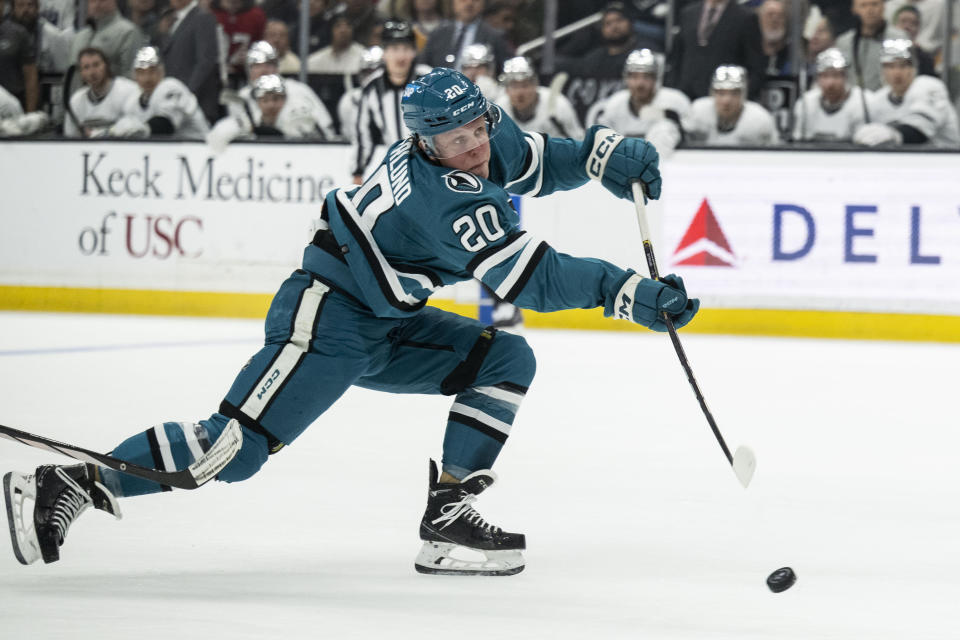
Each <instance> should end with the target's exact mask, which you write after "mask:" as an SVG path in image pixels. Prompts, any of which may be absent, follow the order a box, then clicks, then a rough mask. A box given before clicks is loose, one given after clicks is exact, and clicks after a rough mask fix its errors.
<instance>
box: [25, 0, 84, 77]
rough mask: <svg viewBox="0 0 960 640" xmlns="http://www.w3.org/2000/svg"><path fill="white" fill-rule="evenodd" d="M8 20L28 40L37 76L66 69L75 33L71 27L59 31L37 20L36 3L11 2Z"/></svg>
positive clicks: (37, 4)
mask: <svg viewBox="0 0 960 640" xmlns="http://www.w3.org/2000/svg"><path fill="white" fill-rule="evenodd" d="M10 17H11V18H12V19H13V21H14V22H16V23H17V24H19V25H20V26H22V27H23V28H24V29H26V30H27V32H28V33H29V34H30V37H31V46H32V47H33V49H34V51H35V52H36V55H37V71H38V72H39V73H63V72H64V71H66V70H67V67H69V66H70V63H71V62H72V60H71V59H70V46H71V45H72V44H73V38H74V37H75V36H76V32H75V31H74V30H73V27H69V28H67V29H59V28H57V27H55V26H54V25H52V24H50V22H49V21H48V20H47V19H46V18H43V17H41V16H40V4H39V2H38V1H37V0H13V12H12V13H11V14H10Z"/></svg>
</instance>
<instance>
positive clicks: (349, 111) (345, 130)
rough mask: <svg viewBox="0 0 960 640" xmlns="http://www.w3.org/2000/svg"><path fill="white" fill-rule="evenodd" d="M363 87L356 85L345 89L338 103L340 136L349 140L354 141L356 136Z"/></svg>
mask: <svg viewBox="0 0 960 640" xmlns="http://www.w3.org/2000/svg"><path fill="white" fill-rule="evenodd" d="M362 90H363V89H362V88H361V87H354V88H352V89H350V90H349V91H345V92H344V94H343V95H342V96H340V102H338V103H337V116H338V117H339V118H340V137H341V138H342V139H344V140H346V141H347V142H353V141H354V138H355V137H356V133H357V132H356V128H357V109H359V108H360V92H361V91H362Z"/></svg>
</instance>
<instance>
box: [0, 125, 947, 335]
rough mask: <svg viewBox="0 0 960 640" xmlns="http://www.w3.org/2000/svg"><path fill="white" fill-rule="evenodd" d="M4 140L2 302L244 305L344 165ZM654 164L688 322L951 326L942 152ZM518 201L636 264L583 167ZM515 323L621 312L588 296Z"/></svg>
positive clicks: (546, 226) (312, 158)
mask: <svg viewBox="0 0 960 640" xmlns="http://www.w3.org/2000/svg"><path fill="white" fill-rule="evenodd" d="M3 147H4V152H3V153H2V154H0V175H2V176H3V182H4V193H5V197H4V202H5V204H4V216H3V217H4V233H3V234H2V235H0V308H3V309H22V310H59V311H94V312H111V313H147V314H158V315H213V316H238V317H258V316H261V315H262V314H263V313H264V311H265V309H266V307H267V305H268V303H269V299H270V295H271V294H272V292H273V291H274V290H275V289H276V287H277V285H278V283H279V282H281V281H282V280H283V278H284V277H286V276H287V275H288V274H289V273H290V272H291V271H292V270H294V269H295V268H297V266H298V265H299V260H300V255H301V251H302V247H303V246H304V244H305V243H306V242H307V241H308V239H309V238H310V235H311V232H310V229H311V226H312V220H313V218H315V217H316V216H317V215H318V213H319V203H320V201H321V200H322V198H323V196H324V194H325V193H327V192H328V191H329V190H330V189H331V188H333V187H335V186H340V185H344V184H347V183H348V181H349V175H348V167H349V158H350V151H349V148H348V147H345V146H340V145H265V144H240V145H234V146H231V148H230V149H228V151H227V152H226V153H225V154H223V155H221V156H217V157H214V156H211V155H210V154H209V151H208V149H207V148H206V147H204V146H202V145H198V144H190V143H153V144H146V143H124V142H101V143H87V142H31V143H26V142H24V143H5V144H4V145H3ZM663 172H664V197H663V199H662V200H661V202H658V203H654V204H653V205H652V206H651V207H650V217H651V226H652V229H653V234H654V246H655V247H656V251H657V254H658V260H659V263H660V268H661V271H664V272H669V271H673V272H676V273H679V274H681V275H682V276H683V277H684V279H685V281H686V283H687V286H688V289H690V290H691V291H692V292H695V293H696V295H698V296H699V297H701V298H702V299H703V303H704V311H703V312H702V313H701V315H700V316H699V317H698V319H697V322H696V323H694V325H692V326H691V327H690V328H689V329H690V330H697V331H701V332H708V333H740V334H767V335H815V336H831V337H862V338H891V339H919V340H941V341H960V288H958V287H956V286H955V283H956V282H957V281H960V191H958V190H957V189H956V187H955V176H957V175H960V155H957V154H893V153H862V154H861V153H837V152H825V153H812V152H729V151H717V152H703V151H681V152H678V153H677V154H675V155H674V157H673V158H672V159H671V160H670V161H669V162H667V163H666V164H665V166H664V168H663ZM519 209H520V211H521V214H522V217H523V220H524V225H525V227H526V228H527V229H528V230H529V231H530V232H531V233H532V234H534V235H536V236H539V237H541V238H543V239H545V240H547V241H549V242H550V244H551V245H553V246H554V247H556V248H558V249H559V250H561V251H564V252H566V253H569V254H572V255H579V256H595V257H601V258H604V259H607V260H610V261H612V262H614V263H617V264H620V265H634V266H635V267H637V268H641V267H642V265H643V257H642V251H641V249H640V243H639V234H638V232H637V226H636V219H635V216H634V213H633V207H632V206H631V205H630V204H629V203H627V202H624V201H618V200H616V199H614V198H613V197H612V196H610V194H609V193H608V192H606V191H605V190H604V189H603V188H602V187H600V186H599V185H596V184H589V185H587V186H585V187H583V188H581V189H578V190H576V191H573V192H569V193H565V194H558V195H553V196H549V197H546V198H538V199H534V198H522V199H521V201H520V202H519ZM476 298H477V291H476V287H475V285H473V284H471V283H467V284H464V285H460V286H457V287H453V288H448V289H445V290H442V291H441V292H439V293H438V295H437V296H435V300H434V301H435V304H437V305H438V306H441V307H444V308H448V309H451V310H454V311H458V312H461V313H467V314H471V313H473V312H474V310H475V305H476ZM527 324H528V325H529V326H535V327H561V328H574V327H576V328H591V329H631V328H632V327H630V326H629V325H627V324H626V323H623V322H614V321H610V320H607V319H605V318H603V317H602V314H601V313H600V312H599V311H597V310H591V311H582V310H574V311H568V312H560V313H556V314H549V315H546V314H533V313H530V314H528V315H527Z"/></svg>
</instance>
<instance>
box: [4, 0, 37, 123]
mask: <svg viewBox="0 0 960 640" xmlns="http://www.w3.org/2000/svg"><path fill="white" fill-rule="evenodd" d="M3 8H4V7H3V0H0V87H3V88H4V89H6V90H7V91H8V92H10V93H11V94H13V95H14V96H16V98H17V100H19V101H20V105H21V106H22V107H23V109H24V111H27V112H30V111H36V110H37V109H38V108H39V106H40V79H39V74H38V73H37V54H36V51H35V49H34V46H33V44H32V39H31V35H30V33H29V32H27V30H26V29H24V28H23V26H22V25H19V24H17V23H16V22H14V20H13V19H12V18H6V17H3Z"/></svg>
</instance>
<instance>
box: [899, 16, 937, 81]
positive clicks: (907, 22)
mask: <svg viewBox="0 0 960 640" xmlns="http://www.w3.org/2000/svg"><path fill="white" fill-rule="evenodd" d="M893 26H895V27H896V28H898V29H900V30H901V31H903V32H904V33H906V34H907V38H908V39H909V40H910V41H911V42H913V54H914V56H916V61H917V75H921V76H935V75H937V72H936V69H935V68H934V63H933V56H932V55H930V53H929V52H927V51H925V50H924V49H923V47H921V46H920V45H918V44H917V35H918V34H919V32H920V11H919V10H918V9H917V8H916V7H915V6H913V5H912V4H905V5H903V6H901V7H900V8H899V9H897V12H896V13H894V14H893Z"/></svg>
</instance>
